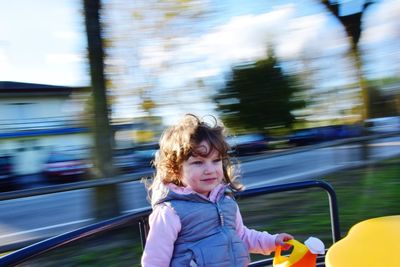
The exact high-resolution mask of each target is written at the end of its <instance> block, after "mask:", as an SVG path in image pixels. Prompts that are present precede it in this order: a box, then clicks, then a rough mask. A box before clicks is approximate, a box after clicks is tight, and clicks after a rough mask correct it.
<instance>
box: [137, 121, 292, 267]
mask: <svg viewBox="0 0 400 267" xmlns="http://www.w3.org/2000/svg"><path fill="white" fill-rule="evenodd" d="M228 151H229V145H228V144H227V143H226V141H225V136H224V127H223V125H222V124H221V123H219V122H217V121H216V122H215V124H214V125H210V124H207V123H206V122H204V121H202V120H200V119H199V118H198V117H196V116H194V115H191V114H188V115H186V116H185V117H184V119H183V120H182V121H181V122H180V123H178V124H177V125H175V126H172V127H170V128H168V129H167V130H166V131H165V132H164V133H163V135H162V137H161V139H160V150H159V152H158V154H157V155H156V158H155V162H154V165H155V167H156V175H155V177H154V180H153V183H152V185H151V186H150V190H149V193H150V194H149V195H150V199H151V204H152V207H153V212H152V214H151V215H150V217H149V224H150V231H149V235H148V237H147V242H146V246H145V249H144V253H143V256H142V266H143V267H152V266H154V267H163V266H179V267H183V266H185V267H186V266H206V267H213V266H215V267H217V266H218V267H221V266H226V267H234V266H247V265H248V264H249V253H261V254H270V253H271V252H272V251H274V250H275V248H276V246H277V245H282V246H283V247H284V249H287V248H288V247H287V245H285V244H284V242H285V241H288V240H290V239H292V238H293V237H292V236H291V235H289V234H286V233H282V234H276V235H271V234H269V233H267V232H258V231H255V230H251V229H248V228H247V227H246V226H244V225H243V221H242V216H241V214H240V211H239V208H238V205H237V203H236V202H235V200H234V199H233V197H232V196H231V195H232V194H229V193H232V192H235V191H238V190H240V189H241V187H240V185H239V184H237V183H234V178H235V177H234V172H233V165H232V163H231V161H230V159H229V156H228Z"/></svg>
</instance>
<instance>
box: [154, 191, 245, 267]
mask: <svg viewBox="0 0 400 267" xmlns="http://www.w3.org/2000/svg"><path fill="white" fill-rule="evenodd" d="M161 202H167V203H169V205H171V206H172V208H173V209H174V210H175V211H176V213H177V214H178V216H179V218H180V221H181V231H180V232H179V234H178V238H177V240H176V241H175V244H174V252H173V255H172V260H171V264H170V266H171V267H188V266H191V267H193V266H198V267H203V266H204V267H236V266H240V267H242V266H247V265H248V264H249V252H248V249H247V246H246V245H245V244H244V243H243V241H242V240H241V239H240V238H239V236H238V235H237V234H236V230H235V226H236V211H237V206H236V202H235V201H234V200H233V199H232V198H229V197H226V196H225V195H224V194H222V196H221V197H220V199H219V200H218V201H217V202H216V203H213V202H211V201H209V200H206V199H204V198H202V197H201V196H199V195H197V194H189V195H183V194H177V193H174V192H172V191H170V192H169V193H168V195H167V197H166V198H165V199H164V200H162V201H161Z"/></svg>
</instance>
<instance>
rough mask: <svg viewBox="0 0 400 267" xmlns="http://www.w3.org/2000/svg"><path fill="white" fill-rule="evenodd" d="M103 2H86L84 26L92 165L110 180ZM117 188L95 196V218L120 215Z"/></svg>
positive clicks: (110, 138) (110, 136)
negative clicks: (90, 119)
mask: <svg viewBox="0 0 400 267" xmlns="http://www.w3.org/2000/svg"><path fill="white" fill-rule="evenodd" d="M100 10H101V4H100V0H84V11H85V23H86V33H87V41H88V55H89V64H90V77H91V84H92V90H93V91H92V101H93V107H94V108H93V113H94V114H93V120H94V121H93V134H94V149H93V163H94V176H95V178H108V179H111V178H112V177H113V175H114V171H113V164H112V151H113V143H114V137H113V133H112V128H111V126H110V119H109V106H108V103H107V90H106V86H105V84H106V83H105V75H104V61H103V60H104V51H103V44H102V36H101V24H100ZM117 189H118V187H117V185H114V186H107V187H101V188H99V187H97V188H96V189H95V190H94V191H95V196H94V208H93V210H94V214H95V217H96V218H97V219H104V218H108V217H112V216H116V215H119V214H120V203H119V195H118V190H117Z"/></svg>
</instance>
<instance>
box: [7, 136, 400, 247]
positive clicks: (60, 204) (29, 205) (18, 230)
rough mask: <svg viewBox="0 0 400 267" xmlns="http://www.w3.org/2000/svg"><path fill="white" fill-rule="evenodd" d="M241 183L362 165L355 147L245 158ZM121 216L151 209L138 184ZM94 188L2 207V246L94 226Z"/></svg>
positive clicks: (388, 145) (128, 186)
mask: <svg viewBox="0 0 400 267" xmlns="http://www.w3.org/2000/svg"><path fill="white" fill-rule="evenodd" d="M371 153H372V155H373V156H372V158H373V159H377V158H385V157H392V156H393V155H399V154H400V138H399V137H395V138H386V139H382V140H380V141H379V142H375V143H374V144H372V145H371ZM241 160H242V162H241V164H240V166H241V173H242V180H241V181H242V183H243V184H244V185H245V186H246V187H248V188H251V187H257V186H262V185H268V184H274V183H282V182H288V181H290V182H291V181H295V180H304V179H312V178H315V179H318V178H322V176H323V175H324V174H327V173H331V172H334V171H335V170H339V169H341V168H343V167H349V166H356V165H357V164H360V162H362V161H361V157H360V149H359V147H358V146H356V145H343V146H339V147H329V148H320V149H315V150H310V151H304V152H299V153H295V154H287V155H282V156H279V157H271V156H270V155H268V154H264V155H258V156H251V157H247V158H242V159H241ZM119 189H120V192H121V194H120V196H121V198H122V204H123V211H124V212H129V211H133V210H135V209H140V208H143V207H145V206H148V203H147V201H146V192H145V189H144V185H143V184H142V183H140V182H138V181H136V182H128V183H123V184H120V185H119ZM92 193H93V191H92V189H82V190H75V191H69V192H63V193H56V194H50V195H42V196H35V197H27V198H22V199H15V200H7V201H2V202H0V247H1V246H3V247H5V246H7V245H10V244H15V243H18V242H24V241H27V240H34V239H40V238H43V237H48V236H52V235H55V234H60V233H63V232H66V231H69V230H73V229H76V228H78V227H81V226H84V225H87V224H90V223H93V222H94V218H93V214H91V208H90V207H91V199H92Z"/></svg>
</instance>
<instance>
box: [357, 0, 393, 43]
mask: <svg viewBox="0 0 400 267" xmlns="http://www.w3.org/2000/svg"><path fill="white" fill-rule="evenodd" d="M370 9H371V10H372V11H373V12H368V13H367V14H366V16H365V17H364V29H365V30H364V32H363V34H362V36H361V41H360V42H361V43H362V44H372V43H379V42H382V41H386V40H388V39H391V38H397V39H399V37H400V36H399V35H400V20H399V18H398V17H399V14H400V2H399V1H397V0H392V1H383V2H382V3H377V4H375V6H374V5H373V6H371V7H370ZM371 10H370V11H371Z"/></svg>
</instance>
